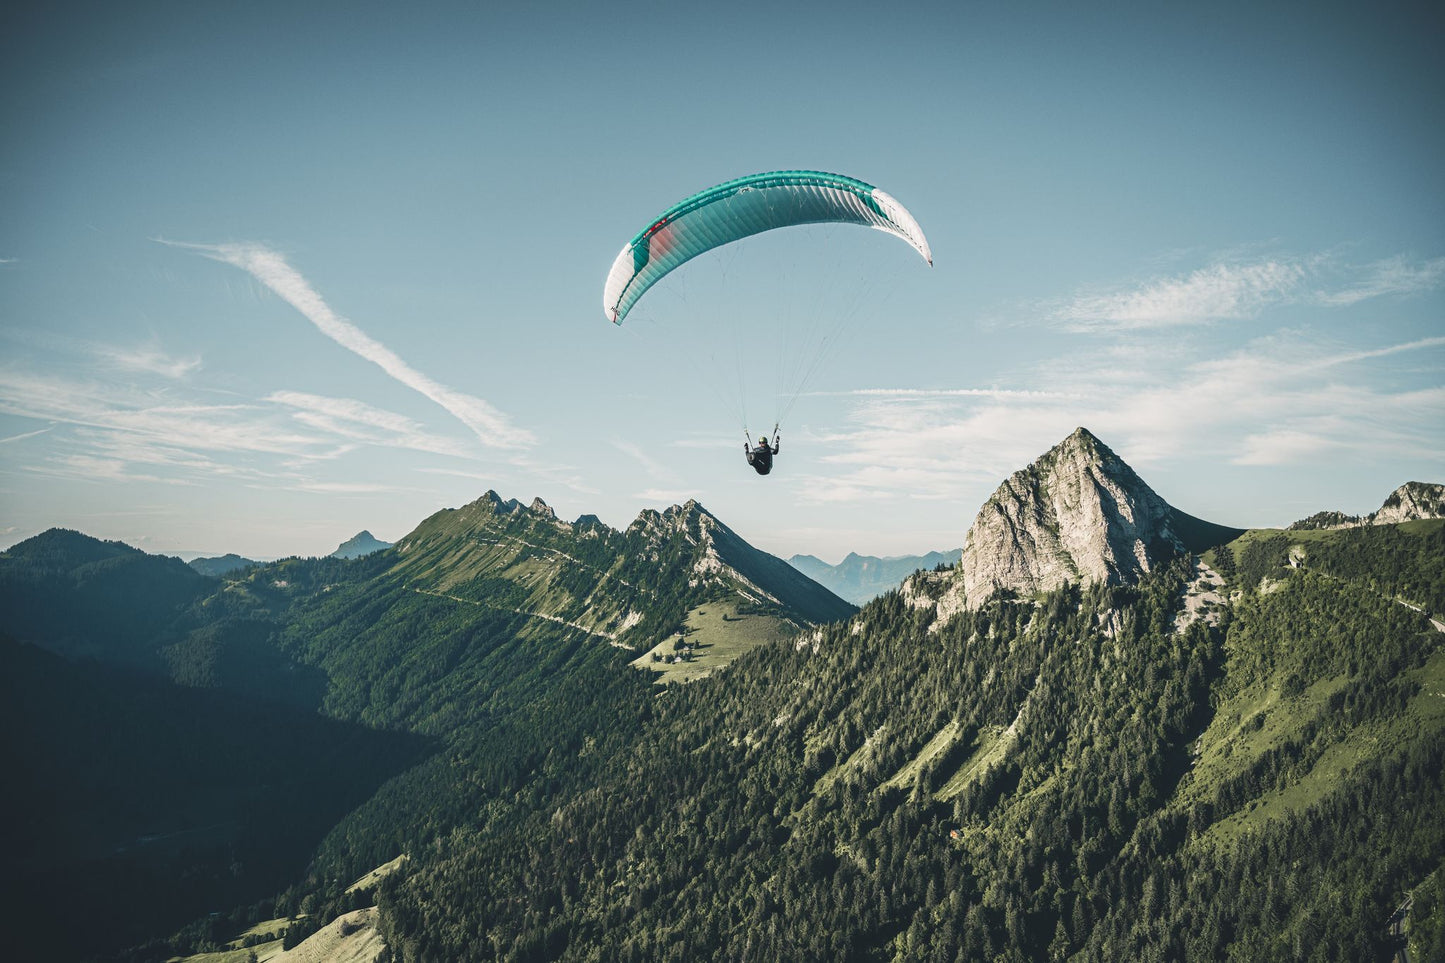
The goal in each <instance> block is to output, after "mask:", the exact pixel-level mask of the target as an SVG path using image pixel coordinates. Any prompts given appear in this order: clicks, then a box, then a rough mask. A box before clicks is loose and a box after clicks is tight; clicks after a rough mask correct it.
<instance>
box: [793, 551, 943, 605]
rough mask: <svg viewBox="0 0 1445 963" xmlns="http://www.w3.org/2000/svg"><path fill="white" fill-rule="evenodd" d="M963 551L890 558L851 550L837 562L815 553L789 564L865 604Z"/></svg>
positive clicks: (828, 586)
mask: <svg viewBox="0 0 1445 963" xmlns="http://www.w3.org/2000/svg"><path fill="white" fill-rule="evenodd" d="M962 554H963V550H962V549H957V548H956V549H953V550H952V551H949V552H928V553H927V554H925V555H893V556H889V557H888V558H877V557H875V556H872V555H859V554H857V553H856V552H849V553H848V554H847V556H846V557H845V558H844V559H843V561H841V562H839V563H838V564H837V565H829V564H828V563H827V562H825V561H823V560H822V559H820V558H817V557H816V556H813V555H794V556H793V557H792V558H790V559H788V564H789V565H791V566H793V568H795V569H797V570H798V571H800V572H802V573H803V574H804V575H806V576H808V578H810V579H812V580H813V581H815V582H817V583H818V584H819V585H822V586H825V587H826V588H828V589H829V590H830V591H832V592H835V593H837V594H838V595H839V596H841V597H842V598H845V599H847V600H848V601H849V602H852V603H853V604H854V605H863V604H864V603H866V602H868V601H869V600H871V599H875V598H877V597H878V596H880V595H882V594H883V593H884V592H888V591H891V590H893V589H896V588H898V586H899V585H901V584H902V583H903V580H904V579H905V578H907V577H908V576H910V575H912V574H913V573H914V572H916V571H918V570H919V569H935V568H938V567H939V566H941V565H952V564H953V563H955V562H957V561H958V557H959V556H960V555H962Z"/></svg>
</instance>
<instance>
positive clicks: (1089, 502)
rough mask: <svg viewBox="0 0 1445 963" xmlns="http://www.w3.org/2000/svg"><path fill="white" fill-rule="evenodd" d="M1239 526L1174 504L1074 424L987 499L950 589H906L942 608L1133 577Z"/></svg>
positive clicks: (1226, 535) (1216, 540)
mask: <svg viewBox="0 0 1445 963" xmlns="http://www.w3.org/2000/svg"><path fill="white" fill-rule="evenodd" d="M1240 533H1241V530H1240V529H1232V528H1226V527H1225V526H1222V525H1214V524H1212V523H1210V522H1205V521H1202V520H1200V519H1197V518H1194V517H1193V516H1191V515H1187V514H1185V513H1184V512H1181V511H1179V510H1178V509H1176V508H1174V507H1173V506H1171V505H1170V504H1169V503H1168V502H1166V501H1165V500H1164V499H1162V498H1160V497H1159V495H1157V494H1156V493H1155V492H1154V490H1153V489H1151V488H1150V487H1149V486H1148V485H1146V484H1145V483H1144V480H1143V479H1141V478H1140V477H1139V476H1138V475H1137V474H1135V473H1134V470H1133V469H1132V468H1130V467H1129V466H1128V465H1127V464H1125V463H1124V461H1123V460H1122V459H1121V458H1119V456H1118V455H1116V454H1114V453H1113V452H1112V451H1110V450H1109V448H1108V446H1107V445H1105V444H1104V443H1103V442H1101V441H1099V439H1098V438H1095V437H1094V436H1093V435H1092V434H1090V433H1089V431H1088V430H1087V429H1084V428H1079V429H1076V430H1075V431H1074V433H1073V434H1071V435H1069V437H1067V438H1065V439H1064V440H1063V441H1061V442H1060V443H1059V444H1057V445H1055V446H1054V447H1053V448H1051V449H1049V451H1048V452H1046V453H1045V454H1044V455H1042V456H1041V457H1040V458H1039V459H1038V460H1037V461H1035V462H1034V463H1033V464H1032V465H1029V466H1028V467H1027V468H1024V469H1022V470H1021V471H1016V472H1014V473H1013V474H1012V475H1011V476H1009V478H1008V480H1006V481H1005V482H1004V483H1003V484H1002V485H1000V486H999V487H998V490H997V491H995V492H994V493H993V496H992V497H991V498H989V500H988V501H987V502H985V503H984V506H983V508H981V509H980V510H979V513H978V516H977V517H976V518H975V519H974V522H973V527H972V528H970V529H969V532H968V538H967V541H966V543H965V545H964V549H963V556H962V557H961V558H960V559H959V561H958V565H957V567H956V568H955V569H954V571H953V573H951V574H952V577H951V578H950V579H948V582H949V584H948V586H947V587H946V588H944V587H943V586H939V585H936V584H934V585H932V586H930V587H927V588H926V587H925V586H924V585H923V584H921V583H920V584H919V585H916V586H909V587H908V588H906V589H905V593H904V594H905V597H906V598H908V599H909V600H910V602H912V598H913V596H914V595H917V596H918V601H917V602H914V603H913V604H937V605H939V606H941V608H940V611H943V608H954V609H956V608H957V607H958V606H959V605H960V604H963V605H967V606H970V607H972V606H977V605H980V604H982V603H983V601H984V600H985V599H987V598H988V597H989V596H990V595H992V594H993V593H994V592H995V591H997V590H998V589H1009V590H1012V591H1015V592H1019V593H1021V594H1031V593H1034V592H1046V591H1049V590H1050V589H1055V588H1058V587H1060V586H1062V585H1064V584H1065V583H1068V582H1096V581H1099V582H1115V583H1118V582H1131V581H1134V580H1136V579H1137V578H1138V577H1139V576H1140V575H1141V574H1143V573H1144V572H1148V571H1150V570H1151V569H1153V568H1154V567H1155V566H1157V565H1159V564H1160V563H1161V562H1163V561H1165V560H1166V559H1168V558H1171V557H1172V556H1174V555H1177V554H1179V553H1181V552H1185V551H1202V550H1203V549H1204V548H1206V547H1208V546H1210V545H1215V544H1220V543H1222V542H1225V541H1228V540H1229V539H1231V538H1233V537H1236V536H1237V535H1239V534H1240ZM939 581H940V580H939V579H937V578H934V579H933V582H934V583H937V582H939ZM940 589H942V591H940ZM960 596H961V597H960Z"/></svg>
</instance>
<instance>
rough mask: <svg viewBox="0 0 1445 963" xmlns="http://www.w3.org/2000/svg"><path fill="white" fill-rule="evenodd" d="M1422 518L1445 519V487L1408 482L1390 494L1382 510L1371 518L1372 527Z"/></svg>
mask: <svg viewBox="0 0 1445 963" xmlns="http://www.w3.org/2000/svg"><path fill="white" fill-rule="evenodd" d="M1421 518H1445V485H1437V484H1434V483H1431V482H1406V483H1405V484H1403V485H1401V486H1400V487H1399V488H1397V489H1395V490H1394V491H1393V492H1391V493H1390V497H1389V498H1387V499H1385V504H1383V505H1381V506H1380V510H1379V511H1377V512H1375V514H1373V515H1371V516H1370V520H1369V524H1371V525H1394V524H1396V523H1399V522H1413V521H1415V520H1417V519H1421Z"/></svg>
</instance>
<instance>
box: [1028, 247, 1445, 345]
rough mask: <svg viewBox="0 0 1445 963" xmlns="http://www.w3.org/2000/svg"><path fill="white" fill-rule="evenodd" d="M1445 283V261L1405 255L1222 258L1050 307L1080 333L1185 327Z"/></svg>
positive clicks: (1048, 311) (1054, 319) (1050, 316)
mask: <svg viewBox="0 0 1445 963" xmlns="http://www.w3.org/2000/svg"><path fill="white" fill-rule="evenodd" d="M1442 281H1445V258H1435V259H1433V260H1428V261H1416V260H1411V259H1410V258H1408V257H1406V256H1404V255H1397V256H1395V257H1391V258H1386V259H1384V260H1380V261H1376V262H1373V263H1371V264H1366V265H1356V264H1352V263H1349V262H1346V261H1344V260H1342V259H1341V258H1340V257H1339V256H1338V255H1335V254H1315V255H1310V256H1306V257H1295V256H1279V257H1272V258H1265V259H1261V260H1255V261H1249V262H1245V261H1235V260H1220V261H1216V262H1215V263H1213V264H1210V265H1207V266H1205V267H1202V268H1199V269H1197V270H1195V271H1191V272H1189V273H1188V274H1183V275H1174V276H1169V277H1156V278H1149V279H1147V280H1143V281H1140V282H1136V283H1134V284H1131V285H1128V286H1126V287H1123V288H1122V289H1115V290H1103V291H1099V290H1094V291H1085V292H1080V293H1079V294H1076V295H1074V296H1073V297H1072V298H1069V299H1067V300H1065V301H1063V302H1055V303H1052V304H1048V305H1045V306H1044V307H1045V315H1046V318H1047V320H1048V321H1050V322H1051V323H1053V324H1056V325H1058V326H1060V327H1062V328H1064V329H1066V330H1070V331H1080V332H1090V331H1093V332H1099V331H1139V330H1145V329H1163V328H1178V327H1184V326H1190V325H1201V324H1211V323H1214V322H1220V321H1237V320H1242V319H1248V318H1254V317H1258V316H1259V315H1260V313H1261V312H1263V311H1265V310H1266V309H1268V308H1270V307H1272V306H1275V305H1280V304H1312V305H1316V306H1320V307H1347V306H1350V305H1353V304H1358V303H1359V302H1361V301H1365V300H1368V299H1371V298H1378V297H1385V296H1392V295H1394V296H1401V295H1409V294H1417V293H1420V292H1423V291H1428V290H1432V289H1434V288H1436V287H1438V286H1439V285H1440V284H1441V283H1442Z"/></svg>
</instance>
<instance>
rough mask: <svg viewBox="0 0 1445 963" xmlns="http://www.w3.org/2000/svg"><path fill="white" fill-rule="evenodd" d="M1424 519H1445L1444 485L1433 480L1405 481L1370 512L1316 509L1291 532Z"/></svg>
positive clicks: (1296, 524) (1296, 523)
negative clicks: (1353, 513)
mask: <svg viewBox="0 0 1445 963" xmlns="http://www.w3.org/2000/svg"><path fill="white" fill-rule="evenodd" d="M1422 518H1445V485H1441V484H1437V483H1434V482H1416V481H1412V482H1406V483H1405V484H1403V485H1401V486H1400V487H1399V488H1397V489H1395V490H1394V491H1393V492H1391V493H1390V495H1389V497H1388V498H1386V499H1385V503H1384V504H1383V505H1381V506H1380V507H1379V509H1378V510H1377V511H1374V512H1371V513H1370V514H1368V515H1364V516H1361V515H1346V514H1345V513H1344V512H1335V511H1329V512H1316V513H1315V514H1313V515H1311V516H1310V517H1309V518H1302V519H1300V520H1299V521H1297V522H1295V523H1294V524H1293V525H1291V526H1290V530H1291V531H1311V530H1318V529H1327V528H1358V527H1359V526H1361V525H1393V524H1396V523H1398V522H1413V521H1418V520H1420V519H1422Z"/></svg>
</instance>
